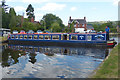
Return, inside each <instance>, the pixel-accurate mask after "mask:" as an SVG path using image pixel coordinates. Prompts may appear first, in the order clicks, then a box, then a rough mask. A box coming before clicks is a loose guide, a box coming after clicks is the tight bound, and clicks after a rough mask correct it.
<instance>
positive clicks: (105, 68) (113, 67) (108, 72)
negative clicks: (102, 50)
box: [90, 43, 120, 78]
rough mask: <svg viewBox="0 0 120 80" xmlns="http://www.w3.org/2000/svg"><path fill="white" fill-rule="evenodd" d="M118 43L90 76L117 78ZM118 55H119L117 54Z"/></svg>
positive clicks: (119, 46) (119, 49)
mask: <svg viewBox="0 0 120 80" xmlns="http://www.w3.org/2000/svg"><path fill="white" fill-rule="evenodd" d="M119 51H120V43H119V45H117V46H116V47H114V48H113V50H112V51H111V52H110V54H109V56H108V57H107V58H106V59H105V60H104V62H103V63H102V64H101V65H100V66H99V68H98V69H97V70H95V72H94V73H95V74H94V75H92V76H91V77H90V78H118V72H119V71H118V52H119ZM119 57H120V56H119Z"/></svg>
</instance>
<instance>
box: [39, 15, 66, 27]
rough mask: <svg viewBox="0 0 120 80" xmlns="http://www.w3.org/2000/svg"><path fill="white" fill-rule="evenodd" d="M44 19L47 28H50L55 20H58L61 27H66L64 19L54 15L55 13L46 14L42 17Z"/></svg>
mask: <svg viewBox="0 0 120 80" xmlns="http://www.w3.org/2000/svg"><path fill="white" fill-rule="evenodd" d="M42 21H43V22H44V24H45V26H46V29H50V28H51V24H53V23H55V22H57V23H58V24H59V26H60V27H61V28H64V27H65V26H64V24H63V22H62V20H61V19H60V18H59V17H57V16H56V15H53V14H46V15H44V16H43V18H42ZM40 22H41V21H40Z"/></svg>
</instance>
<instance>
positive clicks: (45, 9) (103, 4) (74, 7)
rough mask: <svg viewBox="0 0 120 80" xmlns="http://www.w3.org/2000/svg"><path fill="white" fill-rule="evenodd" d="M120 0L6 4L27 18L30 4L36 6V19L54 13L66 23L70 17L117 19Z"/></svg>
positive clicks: (14, 0) (41, 0)
mask: <svg viewBox="0 0 120 80" xmlns="http://www.w3.org/2000/svg"><path fill="white" fill-rule="evenodd" d="M118 2H119V0H6V4H7V5H9V6H10V7H14V9H15V11H16V13H17V15H18V14H19V15H23V13H24V17H25V18H26V17H27V16H26V12H25V10H26V9H27V7H28V5H29V4H32V6H33V7H34V14H35V20H36V21H40V20H41V19H42V17H43V15H45V14H48V13H52V14H54V15H56V16H58V17H60V18H61V19H62V21H63V23H64V24H65V25H67V24H68V20H69V17H70V16H71V18H72V19H76V18H77V19H83V18H84V17H86V20H87V22H92V21H108V20H110V21H117V20H118Z"/></svg>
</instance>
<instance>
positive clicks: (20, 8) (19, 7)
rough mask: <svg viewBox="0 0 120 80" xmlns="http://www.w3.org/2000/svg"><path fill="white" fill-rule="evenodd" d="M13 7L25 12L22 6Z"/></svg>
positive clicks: (17, 10)
mask: <svg viewBox="0 0 120 80" xmlns="http://www.w3.org/2000/svg"><path fill="white" fill-rule="evenodd" d="M14 9H15V11H16V12H21V11H23V12H25V9H26V8H24V7H22V6H16V7H14Z"/></svg>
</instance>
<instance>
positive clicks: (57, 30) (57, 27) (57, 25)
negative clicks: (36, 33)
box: [51, 22, 61, 32]
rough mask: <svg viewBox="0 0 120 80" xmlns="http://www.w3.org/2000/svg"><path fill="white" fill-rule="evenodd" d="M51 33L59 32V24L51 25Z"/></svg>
mask: <svg viewBox="0 0 120 80" xmlns="http://www.w3.org/2000/svg"><path fill="white" fill-rule="evenodd" d="M51 31H52V32H61V27H60V25H59V23H57V22H55V23H53V24H51Z"/></svg>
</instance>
